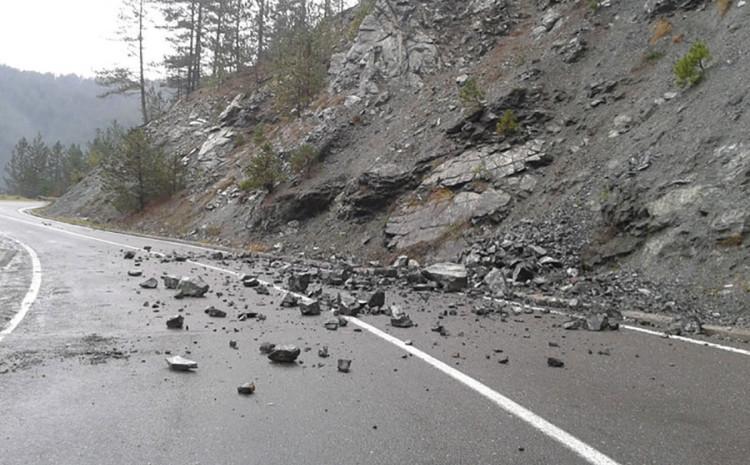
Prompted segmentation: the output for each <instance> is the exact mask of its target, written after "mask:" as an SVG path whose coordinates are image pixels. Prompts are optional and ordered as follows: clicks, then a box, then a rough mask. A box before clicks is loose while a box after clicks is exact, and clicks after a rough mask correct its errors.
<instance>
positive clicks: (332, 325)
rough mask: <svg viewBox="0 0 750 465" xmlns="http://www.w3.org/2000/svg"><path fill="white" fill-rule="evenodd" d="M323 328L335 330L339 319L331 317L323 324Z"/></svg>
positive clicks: (337, 327)
mask: <svg viewBox="0 0 750 465" xmlns="http://www.w3.org/2000/svg"><path fill="white" fill-rule="evenodd" d="M323 326H325V328H326V329H327V330H329V331H336V330H337V329H339V319H338V318H331V319H329V320H328V321H326V322H325V324H323Z"/></svg>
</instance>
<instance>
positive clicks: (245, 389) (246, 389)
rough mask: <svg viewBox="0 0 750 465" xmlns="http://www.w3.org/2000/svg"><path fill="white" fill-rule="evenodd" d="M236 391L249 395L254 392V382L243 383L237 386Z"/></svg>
mask: <svg viewBox="0 0 750 465" xmlns="http://www.w3.org/2000/svg"><path fill="white" fill-rule="evenodd" d="M237 393H238V394H243V395H246V396H249V395H251V394H254V393H255V383H245V384H241V385H239V386H237Z"/></svg>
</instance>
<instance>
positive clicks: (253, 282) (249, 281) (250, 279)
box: [241, 275, 260, 287]
mask: <svg viewBox="0 0 750 465" xmlns="http://www.w3.org/2000/svg"><path fill="white" fill-rule="evenodd" d="M241 280H242V285H243V286H245V287H258V286H259V285H260V281H259V280H258V278H256V277H255V276H250V275H244V276H243V277H242V279H241Z"/></svg>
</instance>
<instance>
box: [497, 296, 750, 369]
mask: <svg viewBox="0 0 750 465" xmlns="http://www.w3.org/2000/svg"><path fill="white" fill-rule="evenodd" d="M484 299H485V300H492V301H494V302H497V303H501V304H506V305H512V306H515V307H521V308H524V307H525V308H530V309H532V310H536V311H544V312H548V313H552V314H553V315H560V316H564V317H567V318H576V315H574V314H572V313H568V312H563V311H560V310H553V309H549V308H544V307H538V306H534V305H528V304H524V303H521V302H513V301H510V300H505V299H495V298H492V297H486V296H485V297H484ZM620 328H622V329H627V330H628V331H635V332H638V333H642V334H648V335H649V336H658V337H661V338H664V339H674V340H677V341H681V342H687V343H690V344H695V345H699V346H703V347H710V348H712V349H719V350H723V351H726V352H732V353H735V354H740V355H747V356H750V350H745V349H739V348H737V347H732V346H725V345H721V344H716V343H714V342H708V341H704V340H701V339H693V338H690V337H685V336H674V335H671V334H667V333H664V332H661V331H654V330H652V329H645V328H641V327H638V326H633V325H620Z"/></svg>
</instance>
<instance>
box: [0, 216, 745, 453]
mask: <svg viewBox="0 0 750 465" xmlns="http://www.w3.org/2000/svg"><path fill="white" fill-rule="evenodd" d="M30 205H31V204H24V203H19V202H0V252H3V251H6V250H7V251H11V252H8V253H7V254H2V253H0V286H1V287H2V289H0V304H2V310H1V311H0V330H5V329H7V327H8V323H9V321H10V319H11V318H13V316H15V315H17V314H18V312H20V311H21V310H22V309H23V301H24V299H28V297H29V294H28V293H27V292H26V290H28V289H32V288H33V286H32V283H33V278H34V273H33V270H34V264H33V260H32V258H31V255H30V254H29V253H28V251H27V250H25V249H24V247H23V245H19V243H18V241H20V243H21V244H24V245H26V246H28V247H30V248H31V249H32V250H33V251H34V252H35V253H36V255H37V256H38V257H39V265H40V267H41V273H40V278H41V281H40V288H39V292H38V296H35V299H34V301H33V304H32V305H30V306H29V308H28V312H27V313H26V314H25V315H24V317H23V319H22V320H20V321H19V324H18V325H17V326H15V327H14V329H13V330H12V331H11V332H6V335H5V336H4V339H3V340H2V341H0V399H2V400H3V401H2V402H1V403H0V418H2V421H1V422H0V451H2V452H0V463H2V464H4V465H5V464H8V465H11V464H37V463H55V464H126V463H127V464H134V463H149V464H165V465H166V464H176V463H180V464H217V463H222V464H247V463H259V464H260V463H263V464H277V463H278V464H287V465H288V464H290V463H291V464H321V465H322V464H391V463H401V462H406V463H414V464H549V465H552V464H555V465H557V464H560V465H567V464H579V463H595V464H602V465H604V464H622V465H625V464H654V465H669V464H675V465H677V464H680V465H692V464H695V465H707V464H721V465H734V464H736V465H747V463H748V457H750V433H748V431H750V402H748V400H747V393H748V386H750V357H748V356H746V355H743V354H739V353H729V352H725V351H721V350H715V349H711V348H708V347H702V346H699V345H694V344H686V343H681V342H679V341H674V340H669V339H663V338H659V337H654V336H650V335H646V334H639V333H635V332H625V331H621V332H610V333H588V332H563V331H562V330H560V329H559V327H558V325H559V323H560V322H561V321H563V320H562V317H558V316H554V315H538V314H537V315H521V316H518V317H516V318H514V319H513V320H512V321H508V322H506V323H503V322H500V321H496V320H493V319H487V318H481V319H478V318H477V317H476V316H475V315H473V314H471V313H470V311H469V310H470V308H471V306H470V302H469V301H468V299H467V298H466V297H465V296H461V295H450V296H443V295H439V294H432V295H418V296H417V295H413V294H411V293H398V292H389V295H388V299H389V303H397V304H400V305H402V306H403V307H404V308H406V309H408V310H409V311H410V313H411V314H412V318H413V319H414V320H415V322H417V323H418V326H417V327H416V328H412V329H408V330H405V329H398V328H392V327H390V326H389V325H388V320H387V319H386V318H385V317H366V319H365V321H364V324H363V326H364V325H372V327H373V331H372V332H371V331H368V330H364V331H361V332H358V331H356V329H357V325H356V324H354V323H356V322H354V323H352V324H350V325H348V326H347V327H346V328H341V329H339V330H338V331H327V330H325V329H324V328H323V327H322V324H323V322H324V321H325V319H326V317H325V316H321V317H312V318H309V317H308V318H305V317H302V316H300V315H299V312H298V311H294V310H278V303H279V300H280V295H279V293H272V295H271V296H258V295H256V294H255V292H253V291H252V290H246V289H244V288H237V287H236V281H237V278H236V276H235V275H233V274H232V273H244V272H252V273H256V274H259V275H264V274H268V275H269V276H270V277H271V278H272V274H271V273H270V271H271V270H269V269H268V268H267V266H265V265H264V263H262V262H261V261H258V262H256V263H253V264H247V263H242V264H239V263H234V262H228V263H221V262H216V261H210V260H207V259H205V260H204V259H200V260H197V261H198V262H201V263H205V264H206V265H208V266H210V268H206V267H201V266H200V265H199V264H196V263H174V262H171V263H161V262H160V260H159V258H158V257H157V256H154V255H148V254H147V253H146V252H145V251H143V250H142V248H143V246H145V245H150V246H152V247H153V251H154V252H157V253H169V252H171V251H173V250H177V251H180V252H184V253H188V252H196V249H194V248H192V247H190V246H188V245H181V244H174V243H166V242H162V241H157V240H151V239H144V238H140V237H133V236H127V235H123V234H114V233H108V232H102V231H94V230H91V229H88V228H82V227H77V226H71V225H63V224H60V223H55V222H48V221H42V220H40V219H38V218H34V217H31V216H28V215H25V214H23V213H20V212H19V211H18V210H19V209H21V208H24V207H28V206H30ZM3 236H4V237H5V238H4V239H3ZM13 244H15V245H13ZM128 247H131V248H134V249H135V250H138V251H139V255H141V256H143V257H144V261H143V265H142V269H143V271H144V274H145V275H146V276H158V275H161V274H162V273H164V272H168V273H172V274H177V275H188V274H192V275H200V276H201V277H203V278H204V279H205V280H206V281H207V282H208V283H209V284H211V286H212V289H214V290H216V291H219V292H220V293H222V292H223V294H221V295H219V294H217V293H216V292H212V293H210V295H209V296H208V297H207V298H205V299H196V300H175V299H174V298H173V296H172V294H171V293H170V292H168V291H166V290H164V289H157V290H152V291H147V290H142V289H140V288H139V287H138V283H139V282H140V281H142V280H143V279H144V278H131V277H128V276H127V271H128V270H129V269H131V268H132V267H133V262H132V261H126V260H123V258H122V254H123V250H124V249H125V248H128ZM11 255H12V258H10V259H7V260H6V261H7V263H3V261H4V260H3V257H8V256H11ZM155 303H158V308H153V305H154V304H155ZM232 304H233V306H232ZM208 305H215V306H216V307H218V308H223V309H225V310H227V311H228V312H229V318H226V319H225V320H216V319H211V318H209V317H207V316H206V315H205V314H204V313H203V309H204V308H205V307H206V306H208ZM245 306H247V307H248V308H252V309H257V310H260V311H261V312H263V313H264V314H266V315H267V316H268V319H267V320H265V321H263V322H258V321H254V320H253V321H252V322H250V321H244V322H240V321H238V320H237V319H236V314H237V313H238V311H240V310H242V309H244V308H245ZM180 310H181V313H182V314H183V315H185V318H186V321H187V322H188V324H189V326H190V329H189V331H169V330H167V329H165V324H164V322H165V319H166V317H168V316H171V315H172V314H175V313H177V312H178V311H180ZM445 310H455V312H453V313H455V316H453V315H448V316H445V317H444V318H442V319H441V320H440V321H441V322H442V324H444V325H445V326H446V328H448V329H449V332H450V336H448V337H443V336H440V335H439V334H437V333H434V332H432V331H430V327H431V325H432V324H433V323H435V321H437V318H438V314H440V313H441V312H443V311H445ZM381 331H382V333H383V334H381V336H380V337H379V336H378V335H377V334H374V333H379V332H381ZM391 338H392V339H393V340H389V339H391ZM405 339H410V340H411V341H413V345H411V346H402V345H400V344H399V343H398V341H403V340H405ZM230 340H234V341H237V346H238V349H232V348H230V347H229V341H230ZM267 340H268V341H272V342H279V343H284V342H288V343H294V344H297V345H299V346H301V347H303V348H309V349H310V350H309V351H308V352H303V354H302V356H301V359H302V361H303V362H304V363H302V364H299V365H296V366H292V367H281V366H276V365H272V364H269V363H268V361H267V359H265V358H264V357H262V356H261V355H260V354H259V353H258V346H259V345H260V343H261V342H262V341H267ZM322 345H327V346H329V348H330V352H331V358H328V359H321V358H319V357H318V356H317V350H318V348H319V347H320V346H322ZM740 347H742V346H740ZM411 348H413V353H411V354H410V353H409V352H408V351H409V350H412V349H411ZM744 348H745V349H746V348H747V347H744ZM500 351H502V352H500ZM167 352H170V353H172V354H183V355H186V356H189V357H190V358H193V359H195V360H196V361H198V362H199V368H198V370H197V371H196V373H176V372H171V371H169V370H168V369H167V367H166V364H165V362H164V358H165V356H167V355H166V353H167ZM421 354H424V356H422V355H421ZM506 356H507V357H508V358H509V362H508V363H505V364H503V363H499V362H501V361H502V360H503V358H504V357H506ZM549 356H555V357H558V358H561V359H563V360H564V361H565V368H562V369H559V368H550V367H548V366H547V364H546V360H547V357H549ZM337 358H348V359H352V360H353V368H352V371H351V372H350V373H348V374H343V373H338V372H337V371H336V367H335V361H336V359H337ZM464 377H465V379H464ZM466 380H472V381H474V382H476V383H477V384H476V385H472V383H471V382H467V381H466ZM248 381H254V382H255V383H256V385H257V386H258V389H257V392H256V394H254V395H253V396H251V397H243V396H239V395H238V394H237V392H236V387H237V385H239V384H241V383H244V382H248ZM477 386H483V387H484V388H486V391H484V392H483V391H482V389H484V388H480V387H477ZM495 394H496V395H498V396H500V399H505V400H507V401H509V402H510V403H511V404H506V405H503V403H502V402H497V399H495V400H494V401H493V397H492V396H493V395H495ZM509 405H510V407H509ZM513 406H517V407H520V408H521V409H523V411H526V412H529V413H531V414H532V417H531V418H532V419H533V418H536V419H539V420H542V421H543V423H539V422H536V423H535V422H534V421H530V419H529V417H524V416H523V415H521V414H520V413H519V412H521V411H519V410H517V409H515V407H513ZM521 413H522V412H521ZM544 425H547V426H552V427H553V429H550V428H549V427H545V426H544ZM556 432H563V433H565V434H567V435H568V436H560V435H559V434H557V433H556ZM573 440H574V441H578V443H576V444H571V441H573ZM581 446H584V447H585V448H589V452H590V454H589V455H587V454H586V453H585V451H582V449H581ZM608 460H609V462H607V461H608Z"/></svg>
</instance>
